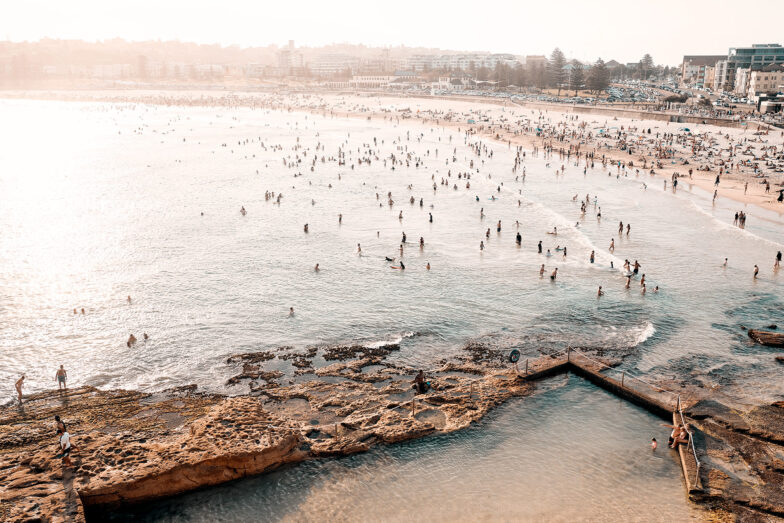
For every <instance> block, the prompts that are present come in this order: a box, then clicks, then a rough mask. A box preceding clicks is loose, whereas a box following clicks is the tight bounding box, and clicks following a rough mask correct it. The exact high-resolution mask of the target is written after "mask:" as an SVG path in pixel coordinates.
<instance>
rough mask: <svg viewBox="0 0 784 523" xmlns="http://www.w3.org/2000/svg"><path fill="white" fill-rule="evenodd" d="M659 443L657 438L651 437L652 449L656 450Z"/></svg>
mask: <svg viewBox="0 0 784 523" xmlns="http://www.w3.org/2000/svg"><path fill="white" fill-rule="evenodd" d="M658 446H659V444H658V443H657V442H656V438H651V450H656V447H658Z"/></svg>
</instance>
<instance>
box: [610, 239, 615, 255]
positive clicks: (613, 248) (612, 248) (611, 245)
mask: <svg viewBox="0 0 784 523" xmlns="http://www.w3.org/2000/svg"><path fill="white" fill-rule="evenodd" d="M610 252H615V238H613V239H612V240H610Z"/></svg>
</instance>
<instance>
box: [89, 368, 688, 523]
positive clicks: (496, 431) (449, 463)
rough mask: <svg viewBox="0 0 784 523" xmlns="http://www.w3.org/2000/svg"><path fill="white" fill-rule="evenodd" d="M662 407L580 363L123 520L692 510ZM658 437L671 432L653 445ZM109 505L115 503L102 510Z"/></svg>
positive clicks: (563, 516) (621, 517) (632, 514)
mask: <svg viewBox="0 0 784 523" xmlns="http://www.w3.org/2000/svg"><path fill="white" fill-rule="evenodd" d="M661 423H662V420H661V419H659V418H658V417H656V416H654V415H652V414H650V413H648V412H647V411H644V410H642V409H640V408H639V407H637V406H635V405H632V404H630V403H627V402H625V401H623V400H621V399H618V398H616V397H615V396H613V395H611V394H609V393H608V392H605V391H604V390H601V389H598V388H596V387H595V386H593V385H592V384H590V383H589V382H587V381H585V380H583V379H582V378H579V377H577V376H574V375H567V376H562V377H557V378H553V379H552V380H549V381H547V382H544V383H542V384H540V388H539V391H538V392H536V393H535V394H534V395H533V396H531V397H528V398H523V399H519V400H514V401H511V402H508V403H507V404H505V405H503V406H501V407H500V408H498V409H497V410H495V411H494V412H493V413H491V414H490V415H489V416H487V417H486V418H485V419H484V420H483V421H481V422H480V423H478V424H476V425H475V426H473V427H471V428H469V429H467V430H463V431H460V432H456V433H452V434H446V435H440V436H434V437H428V438H424V439H421V440H417V441H411V442H407V443H404V444H399V445H391V446H384V447H379V448H376V449H374V450H372V451H371V452H368V453H365V454H359V455H354V456H349V457H346V458H341V459H331V460H322V461H310V462H306V463H302V464H299V465H296V466H292V467H288V468H285V469H283V470H279V471H276V472H273V473H271V474H267V475H264V476H260V477H256V478H252V479H247V480H242V481H238V482H234V483H231V484H228V485H224V486H221V487H218V488H212V489H209V490H205V491H201V492H196V493H192V494H188V495H184V496H180V497H177V498H174V499H170V500H166V501H165V502H159V503H155V504H152V505H147V506H144V507H136V508H135V509H134V510H132V511H125V512H117V513H114V514H112V517H113V519H114V520H117V521H125V520H135V521H149V522H153V521H154V522H159V521H161V522H162V521H197V522H202V521H203V522H214V521H412V520H425V521H427V520H429V521H469V520H470V521H477V520H479V521H512V520H516V521H520V520H527V521H531V520H536V521H575V520H579V521H668V522H672V521H686V520H689V519H693V518H694V517H695V510H694V509H693V508H692V507H690V505H689V503H688V501H687V498H686V493H685V491H684V486H683V479H682V476H681V472H680V469H679V463H678V462H677V460H676V456H675V454H674V453H673V451H671V450H670V449H668V448H667V446H666V442H667V435H668V430H667V429H666V428H665V427H662V426H661V425H660V424H661ZM652 437H656V439H657V440H658V441H659V442H660V443H663V444H662V445H660V446H659V448H658V450H656V451H655V452H652V451H651V449H650V441H651V438H652ZM101 516H102V517H105V515H103V514H102V515H101Z"/></svg>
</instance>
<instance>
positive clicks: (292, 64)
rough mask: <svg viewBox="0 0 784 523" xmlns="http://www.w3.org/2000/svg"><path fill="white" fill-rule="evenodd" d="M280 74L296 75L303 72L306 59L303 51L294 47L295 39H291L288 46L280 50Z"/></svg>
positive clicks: (278, 57) (278, 56)
mask: <svg viewBox="0 0 784 523" xmlns="http://www.w3.org/2000/svg"><path fill="white" fill-rule="evenodd" d="M277 59H278V71H277V72H278V74H279V75H280V76H294V75H298V74H301V73H302V71H303V69H304V67H305V61H304V59H303V57H302V53H300V52H299V51H297V50H296V49H295V48H294V40H289V44H288V46H286V47H284V48H282V49H281V50H280V51H278V55H277Z"/></svg>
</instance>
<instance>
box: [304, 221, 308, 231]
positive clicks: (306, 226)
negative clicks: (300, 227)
mask: <svg viewBox="0 0 784 523" xmlns="http://www.w3.org/2000/svg"><path fill="white" fill-rule="evenodd" d="M304 230H305V232H308V224H307V223H306V224H305V228H304Z"/></svg>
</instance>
